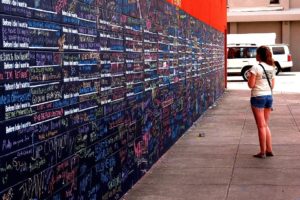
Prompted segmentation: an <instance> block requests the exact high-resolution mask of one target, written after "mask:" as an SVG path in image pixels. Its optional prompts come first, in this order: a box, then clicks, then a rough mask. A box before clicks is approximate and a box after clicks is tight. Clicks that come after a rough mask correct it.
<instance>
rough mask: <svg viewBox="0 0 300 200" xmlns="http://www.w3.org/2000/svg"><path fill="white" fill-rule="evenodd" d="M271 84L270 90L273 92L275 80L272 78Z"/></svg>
mask: <svg viewBox="0 0 300 200" xmlns="http://www.w3.org/2000/svg"><path fill="white" fill-rule="evenodd" d="M271 84H272V90H273V89H274V86H275V78H272V80H271Z"/></svg>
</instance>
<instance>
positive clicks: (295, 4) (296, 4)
mask: <svg viewBox="0 0 300 200" xmlns="http://www.w3.org/2000/svg"><path fill="white" fill-rule="evenodd" d="M290 8H300V1H299V0H291V1H290Z"/></svg>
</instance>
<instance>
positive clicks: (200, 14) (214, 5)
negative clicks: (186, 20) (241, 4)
mask: <svg viewBox="0 0 300 200" xmlns="http://www.w3.org/2000/svg"><path fill="white" fill-rule="evenodd" d="M168 1H169V2H170V3H173V4H176V5H178V6H179V7H180V8H181V9H182V10H184V11H186V12H187V13H189V14H190V15H192V16H194V17H196V18H197V19H199V20H201V21H203V22H205V23H207V24H209V25H210V26H212V27H214V28H216V29H218V30H219V31H221V32H225V30H226V24H227V7H226V0H168Z"/></svg>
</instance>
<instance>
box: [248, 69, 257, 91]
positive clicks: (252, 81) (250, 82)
mask: <svg viewBox="0 0 300 200" xmlns="http://www.w3.org/2000/svg"><path fill="white" fill-rule="evenodd" d="M249 74H250V76H249V78H248V87H249V88H254V86H255V81H256V76H255V75H254V74H252V73H251V72H249Z"/></svg>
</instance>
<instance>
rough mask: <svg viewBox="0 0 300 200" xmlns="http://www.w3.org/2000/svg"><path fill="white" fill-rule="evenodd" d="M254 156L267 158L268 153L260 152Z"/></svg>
mask: <svg viewBox="0 0 300 200" xmlns="http://www.w3.org/2000/svg"><path fill="white" fill-rule="evenodd" d="M253 157H255V158H262V159H265V158H266V154H264V153H258V154H255V155H253Z"/></svg>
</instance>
